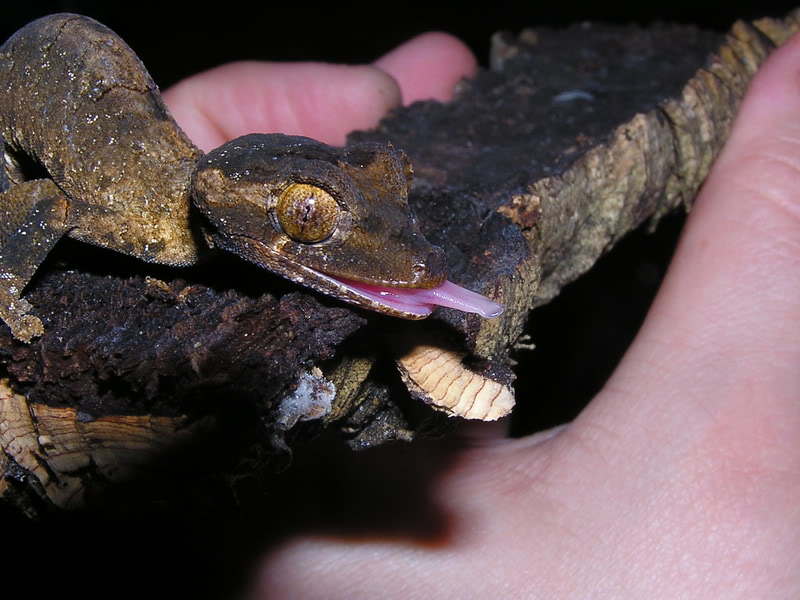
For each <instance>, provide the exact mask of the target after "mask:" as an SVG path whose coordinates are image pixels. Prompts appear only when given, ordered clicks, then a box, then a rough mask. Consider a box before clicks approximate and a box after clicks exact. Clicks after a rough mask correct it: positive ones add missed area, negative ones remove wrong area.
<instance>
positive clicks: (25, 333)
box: [0, 298, 44, 344]
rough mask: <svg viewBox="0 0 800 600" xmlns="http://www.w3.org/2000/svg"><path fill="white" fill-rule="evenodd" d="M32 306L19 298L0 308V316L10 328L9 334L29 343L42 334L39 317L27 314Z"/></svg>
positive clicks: (42, 328) (42, 327)
mask: <svg viewBox="0 0 800 600" xmlns="http://www.w3.org/2000/svg"><path fill="white" fill-rule="evenodd" d="M32 308H33V307H32V306H31V305H30V303H29V302H27V301H26V300H23V299H21V298H18V299H16V301H15V302H14V303H13V304H11V305H10V306H8V307H6V309H5V310H0V318H2V319H3V321H4V322H5V323H6V325H8V327H9V328H10V329H11V334H12V335H13V336H14V337H15V338H16V339H18V340H20V341H21V342H25V343H26V344H30V343H31V340H32V339H33V338H35V337H39V336H41V335H43V334H44V325H42V321H41V319H39V317H35V316H34V315H32V314H29V311H30V310H31V309H32Z"/></svg>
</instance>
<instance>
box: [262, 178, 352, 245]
mask: <svg viewBox="0 0 800 600" xmlns="http://www.w3.org/2000/svg"><path fill="white" fill-rule="evenodd" d="M277 214H278V222H279V223H280V224H281V227H282V228H283V230H284V231H285V232H286V235H288V236H289V237H290V238H292V239H293V240H295V241H298V242H303V243H304V244H313V243H315V242H321V241H322V240H324V239H326V238H328V237H330V235H331V234H332V233H333V231H334V230H335V229H336V223H337V221H338V218H339V203H338V202H336V200H335V199H334V197H333V196H331V195H330V194H329V193H328V192H326V191H325V190H323V189H322V188H320V187H317V186H315V185H310V184H308V183H293V184H292V185H290V186H289V187H287V188H286V189H285V190H283V191H282V192H281V194H280V196H279V197H278V209H277Z"/></svg>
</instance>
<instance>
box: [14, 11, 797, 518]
mask: <svg viewBox="0 0 800 600" xmlns="http://www.w3.org/2000/svg"><path fill="white" fill-rule="evenodd" d="M799 27H800V22H799V21H798V19H797V17H795V16H790V17H788V18H786V19H785V20H782V21H777V20H762V21H759V22H757V23H755V24H752V25H751V24H744V23H738V24H736V25H735V26H734V27H733V29H732V30H731V32H730V33H729V34H728V35H727V36H726V37H724V38H723V37H722V36H719V35H718V34H714V33H709V32H703V31H699V30H696V29H693V28H691V27H683V26H681V27H678V26H658V27H655V28H652V29H646V30H642V29H637V28H625V27H622V28H620V27H598V26H593V25H580V26H575V27H573V28H570V29H567V30H564V31H547V30H542V31H535V32H533V31H530V32H525V33H523V34H522V35H521V36H519V38H516V39H512V38H509V37H506V36H498V37H497V39H496V43H495V50H494V53H493V57H492V69H491V70H489V71H485V72H482V73H481V74H480V75H479V76H478V77H477V78H476V79H475V80H473V81H469V82H465V83H464V84H463V86H462V89H461V91H460V93H459V96H458V99H457V100H456V101H454V102H452V103H450V104H447V105H442V104H437V103H433V102H428V103H418V104H415V105H413V106H412V107H409V108H407V109H403V110H400V111H398V112H397V113H396V114H393V115H392V116H391V117H390V118H388V119H386V120H385V121H384V122H383V124H382V125H381V127H380V128H379V129H378V130H376V131H373V132H363V133H358V134H354V136H353V137H354V138H355V139H358V140H364V139H381V140H390V141H391V142H392V143H393V144H394V145H395V146H398V147H401V148H403V149H404V150H405V151H406V152H407V153H408V154H409V155H410V156H411V158H412V160H413V162H414V165H415V172H416V176H417V182H416V186H415V189H414V191H413V193H412V197H411V202H412V204H413V205H414V208H415V210H416V211H417V214H418V215H419V218H420V221H421V224H422V227H423V230H424V233H425V234H426V235H427V236H428V238H429V239H430V240H431V241H433V242H434V243H437V244H439V245H441V246H442V247H444V248H445V251H446V253H447V255H448V261H449V266H450V270H451V279H453V280H454V281H456V282H457V283H460V284H462V285H464V286H466V287H469V288H471V289H474V290H476V291H479V292H482V293H484V294H487V295H491V296H493V297H495V298H497V299H500V300H501V301H503V302H505V303H506V312H505V313H504V314H503V316H502V317H500V318H499V319H494V320H482V319H480V318H479V317H476V316H474V315H463V314H461V313H455V312H452V311H446V310H442V311H440V312H439V313H437V315H436V316H435V317H433V318H431V319H428V320H426V321H423V322H415V323H405V322H402V323H399V322H396V321H392V320H390V319H387V318H383V317H380V316H377V315H370V314H366V313H364V312H362V311H358V310H355V309H352V308H350V307H347V306H344V305H341V304H339V303H337V302H335V301H332V300H328V299H325V298H322V297H319V296H315V295H313V294H309V293H306V292H303V291H299V290H298V289H296V288H295V287H293V286H292V285H291V284H288V283H286V282H283V281H282V280H280V279H279V278H277V277H271V276H268V275H264V273H263V271H260V270H257V269H255V268H251V267H249V266H247V265H244V264H239V263H238V262H236V261H234V260H232V259H226V258H220V259H218V260H217V261H215V262H213V263H212V264H208V265H203V266H200V267H198V268H195V269H192V270H190V271H180V272H179V271H171V270H160V269H154V268H152V267H149V266H145V265H142V264H140V263H136V262H133V261H129V260H127V259H124V258H122V257H118V256H116V255H110V254H108V253H105V252H103V251H99V250H97V249H94V248H87V247H81V246H80V245H79V244H76V243H65V244H62V245H61V247H60V249H59V250H58V251H57V252H56V253H55V254H56V256H55V257H54V259H53V260H52V261H51V262H50V265H49V268H46V269H43V270H42V271H43V273H44V274H43V275H42V276H41V277H40V278H39V279H37V280H36V281H35V282H34V284H33V285H32V286H31V289H30V292H29V298H30V301H31V302H32V304H33V305H34V306H35V307H36V309H37V313H38V314H39V315H40V316H41V317H42V319H43V320H44V321H45V325H46V331H47V334H46V335H45V336H44V337H43V338H42V339H41V340H39V341H38V342H36V343H34V344H32V345H30V346H26V345H23V344H21V343H19V342H16V341H13V340H12V339H11V338H10V336H9V335H8V334H7V333H6V332H5V331H3V332H0V336H2V337H0V356H2V359H3V363H4V369H5V374H4V375H5V377H6V379H4V380H3V382H2V385H0V445H2V448H3V453H2V454H0V469H2V479H0V498H2V499H3V500H5V501H7V502H10V503H11V504H14V505H16V506H18V507H20V508H22V509H23V510H25V511H26V512H28V513H29V514H35V513H37V512H39V511H40V510H42V508H43V507H46V506H71V505H75V504H80V503H82V502H85V501H86V500H87V498H89V497H90V496H91V495H90V494H87V490H91V489H93V488H95V487H96V488H97V489H102V488H103V487H104V486H105V485H106V484H107V483H108V482H114V481H118V480H120V479H125V478H129V477H131V476H133V475H136V473H137V472H138V470H147V468H148V465H152V463H153V461H156V460H157V459H158V457H159V456H160V453H162V452H163V451H164V448H165V447H171V446H172V445H173V444H181V443H186V441H187V440H191V439H192V438H193V437H194V436H196V435H199V434H198V433H197V432H198V431H203V430H206V429H207V428H208V427H212V428H213V426H214V425H215V423H217V422H219V421H225V419H226V418H227V417H228V416H229V413H231V412H234V413H237V414H246V415H248V416H249V417H250V418H249V420H248V422H249V423H250V425H249V426H248V427H245V430H244V431H242V432H240V437H241V439H242V440H244V445H245V446H247V445H248V444H251V445H262V446H263V447H265V448H268V449H269V448H271V449H274V451H275V452H280V451H281V450H284V449H285V447H286V441H287V440H286V436H287V435H289V434H293V433H294V432H295V431H296V430H292V431H289V432H288V433H287V431H286V430H287V428H288V427H287V423H292V424H293V423H294V422H296V421H297V420H303V419H305V418H314V417H319V416H321V415H322V420H321V421H320V422H321V423H323V424H325V425H328V426H338V427H339V428H340V429H341V430H342V431H343V432H345V434H346V435H347V436H348V437H349V438H350V441H351V444H352V445H353V446H354V447H358V448H360V447H367V446H371V445H375V444H379V443H382V442H384V441H387V440H392V439H411V438H413V436H414V435H415V430H416V428H415V425H414V418H413V413H414V412H415V409H414V408H411V409H409V408H408V404H407V403H404V401H403V400H402V399H400V400H398V398H399V397H400V396H402V393H400V394H398V390H399V391H400V392H402V389H403V388H402V383H401V379H400V376H399V375H398V374H397V372H396V371H394V370H393V369H394V367H393V365H394V361H395V360H397V359H400V361H401V363H402V360H403V357H408V356H412V359H411V360H412V362H413V356H414V353H415V352H418V351H424V352H430V348H431V344H432V343H433V345H434V347H435V346H436V345H441V346H442V347H447V348H448V349H449V350H450V354H451V355H452V356H453V357H456V358H454V360H455V361H457V363H458V364H457V365H456V364H454V367H455V366H458V367H459V368H464V367H466V368H467V369H470V370H471V371H472V372H474V373H476V374H478V375H476V376H480V377H484V378H486V380H487V382H488V381H491V383H492V384H493V385H497V386H499V388H498V389H500V388H502V390H503V391H502V393H503V394H506V393H508V392H509V391H510V389H511V388H510V385H511V383H512V381H513V373H512V371H511V369H510V368H509V367H508V354H509V351H510V350H511V348H513V346H514V344H515V343H516V342H517V340H518V338H519V336H520V334H521V331H522V328H523V325H524V323H525V320H526V317H527V315H528V313H529V311H530V310H531V309H533V308H535V307H537V306H540V305H542V304H544V303H546V302H548V301H549V300H551V299H552V298H553V297H554V296H555V295H557V294H558V292H559V290H560V289H561V287H562V286H563V285H565V284H566V283H568V282H570V281H572V280H574V279H575V278H577V277H578V276H580V275H581V274H582V273H584V272H585V271H587V270H588V269H589V268H591V266H592V265H593V264H594V262H595V261H596V260H597V259H598V258H599V257H600V256H601V255H602V254H603V253H604V252H606V251H607V250H608V249H610V248H611V247H612V246H614V244H615V243H616V242H617V241H618V240H619V239H620V238H621V237H623V236H624V235H625V234H626V233H627V232H628V231H630V230H632V229H634V228H636V227H639V226H641V225H642V224H643V223H645V222H648V221H649V222H650V223H651V224H655V223H656V222H657V221H658V219H659V218H660V217H662V216H663V215H664V214H666V213H668V212H669V211H671V210H674V209H675V208H676V207H680V206H689V205H690V204H691V201H692V199H693V197H694V195H695V193H696V191H697V189H698V188H699V186H700V184H701V183H702V181H703V178H704V177H705V175H706V174H707V172H708V169H709V167H710V165H711V163H712V161H713V159H714V157H715V156H716V154H717V152H718V151H719V149H720V148H721V146H722V144H723V143H724V140H725V139H726V137H727V135H728V132H729V129H730V125H731V123H732V120H733V118H734V116H735V114H736V110H737V107H738V105H739V102H740V100H741V98H742V96H743V94H744V91H745V89H746V87H747V84H748V83H749V81H750V79H751V78H752V75H753V73H754V72H755V71H756V70H757V68H758V66H759V65H760V64H761V63H762V62H763V60H764V59H765V58H766V56H767V55H768V54H769V52H770V51H771V50H772V49H773V48H774V47H775V46H776V45H780V44H781V43H783V42H784V41H785V40H786V39H787V38H788V37H789V36H790V35H791V34H792V33H793V32H794V31H796V30H797V29H798V28H799ZM109 265H110V266H109ZM534 341H535V340H534ZM418 344H419V345H421V346H422V348H423V349H422V350H420V349H419V348H417V345H418ZM314 365H318V366H320V367H322V370H323V372H324V373H325V377H326V378H327V379H328V380H329V381H331V382H332V383H333V384H334V386H335V389H336V398H335V399H334V400H333V404H332V406H330V407H327V408H325V409H324V410H321V409H320V406H324V405H325V404H324V403H325V397H324V396H325V393H323V392H319V391H317V392H313V391H312V392H309V393H308V394H304V393H299V392H298V390H299V389H300V388H301V386H300V385H299V382H300V381H304V380H308V377H311V378H312V380H314V379H313V378H314V377H316V375H310V374H311V373H312V371H313V366H314ZM314 372H315V371H314ZM405 376H407V373H405V374H404V377H405ZM304 378H305V379H304ZM417 384H418V382H416V383H415V382H413V381H412V382H410V383H409V387H410V388H411V389H412V390H414V389H416V388H418V387H420V386H419V385H417ZM326 386H327V382H325V383H324V384H320V385H318V386H316V387H315V386H314V385H312V386H311V388H313V389H317V390H325V389H329V388H328V387H326ZM429 387H430V388H431V389H434V390H435V389H436V386H429ZM431 393H434V392H431ZM436 393H438V392H436ZM442 393H443V394H444V395H445V396H446V395H447V391H446V390H445V391H444V392H442ZM499 393H500V392H498V394H499ZM406 394H407V392H406ZM307 396H308V397H307ZM289 399H290V400H291V402H287V400H289ZM426 400H429V399H428V398H426ZM434 404H435V402H434ZM443 406H451V404H448V402H447V399H446V398H445V399H444V401H443ZM423 419H428V420H429V419H430V415H429V414H427V413H426V416H424V417H423ZM429 426H430V425H429V423H428V422H427V421H426V427H429ZM272 451H273V450H269V452H272Z"/></svg>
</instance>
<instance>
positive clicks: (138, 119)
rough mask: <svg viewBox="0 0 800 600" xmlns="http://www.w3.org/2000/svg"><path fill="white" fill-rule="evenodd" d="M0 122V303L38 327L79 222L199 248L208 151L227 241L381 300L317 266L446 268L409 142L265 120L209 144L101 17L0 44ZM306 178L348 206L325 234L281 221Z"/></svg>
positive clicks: (141, 251) (214, 223)
mask: <svg viewBox="0 0 800 600" xmlns="http://www.w3.org/2000/svg"><path fill="white" fill-rule="evenodd" d="M0 138H2V140H0V141H2V142H3V144H4V149H5V169H4V171H5V172H4V173H3V175H2V176H0V192H2V193H0V318H1V319H2V320H3V321H4V322H5V323H6V324H7V325H9V326H10V327H11V330H12V332H13V334H14V335H15V337H17V338H18V339H20V340H23V341H30V340H31V339H32V338H33V337H35V336H38V335H41V334H42V332H43V328H42V324H41V322H40V321H39V319H38V318H36V317H35V316H33V315H31V314H29V312H30V309H31V307H30V305H29V304H28V303H27V302H26V301H25V300H24V299H22V297H21V294H22V290H23V288H24V287H25V285H26V284H27V283H28V282H29V281H30V279H31V278H32V277H33V274H34V273H35V271H36V269H37V267H38V266H39V265H40V264H41V263H42V261H43V260H44V259H45V257H46V256H47V254H48V253H49V251H50V250H51V249H52V247H53V245H55V243H56V242H57V241H58V239H60V238H61V237H62V236H64V235H67V236H69V237H72V238H75V239H78V240H81V241H84V242H89V243H92V244H96V245H98V246H102V247H104V248H109V249H112V250H116V251H119V252H123V253H125V254H128V255H131V256H135V257H137V258H140V259H142V260H145V261H148V262H154V263H161V264H167V265H175V266H183V265H189V264H192V263H194V262H195V261H196V260H197V259H198V256H199V255H200V253H201V252H202V250H203V247H204V242H203V241H202V239H203V235H202V234H201V233H200V232H199V231H198V230H197V228H196V227H193V225H192V224H193V222H194V221H196V219H192V214H191V213H192V210H193V208H192V189H191V182H192V175H193V173H194V172H195V169H196V167H198V161H201V162H200V163H199V169H198V171H197V173H196V176H195V178H194V180H195V184H196V185H197V188H198V191H199V193H198V194H197V195H196V196H197V198H198V199H199V200H198V202H199V207H200V209H201V211H202V213H203V214H204V215H205V217H206V221H205V224H206V225H207V226H208V227H209V231H208V233H207V235H206V239H207V240H208V241H211V242H212V243H213V244H214V245H217V246H220V247H222V248H224V249H227V250H230V251H232V252H234V253H236V254H238V255H239V256H241V257H243V258H245V259H248V260H251V261H253V262H256V263H257V264H259V265H261V266H263V267H265V268H268V269H271V270H274V271H276V272H278V273H280V274H281V275H284V276H286V277H289V278H291V279H293V280H294V281H298V282H301V283H303V284H305V285H309V286H310V287H313V288H315V289H317V290H319V291H323V292H325V293H329V294H332V295H335V296H337V297H340V298H342V299H344V300H347V301H349V302H354V303H357V304H361V305H363V306H367V307H369V308H374V309H380V308H379V307H377V306H370V304H369V303H368V302H367V301H365V300H364V299H363V298H361V297H359V296H358V295H356V294H352V293H351V292H347V291H346V290H344V289H343V288H342V287H341V286H338V285H336V284H335V282H334V283H331V282H332V281H333V280H331V279H330V278H329V277H327V276H324V275H322V274H321V273H319V272H318V271H317V269H318V268H319V267H320V266H322V267H325V270H326V272H327V273H329V274H332V275H337V276H339V277H345V278H348V279H353V280H357V281H362V282H367V283H374V284H376V285H384V284H389V285H393V286H397V287H432V286H435V285H437V284H439V283H441V282H442V281H443V280H444V279H445V277H446V274H445V271H446V267H445V261H444V256H443V253H442V251H441V250H440V249H438V248H436V247H435V246H432V245H430V244H429V243H428V242H427V241H426V240H425V239H424V237H423V236H422V235H421V234H420V233H419V230H418V229H417V227H416V224H415V222H414V218H413V215H412V214H411V212H410V210H409V208H408V203H407V192H408V187H409V184H410V176H411V171H410V166H408V163H407V160H406V159H405V157H404V155H403V154H402V153H400V152H397V151H395V150H393V149H391V148H386V147H385V146H378V145H374V144H368V145H364V146H363V147H354V148H351V149H347V150H337V149H334V148H330V147H328V146H325V145H324V144H321V143H319V142H315V141H314V140H308V139H307V138H296V137H289V136H279V135H266V136H244V137H243V138H239V139H238V140H234V141H233V142H230V143H229V144H226V145H225V146H223V147H221V148H220V149H218V150H216V151H214V152H212V153H210V154H209V155H208V156H207V157H206V158H203V159H202V160H201V156H202V153H201V152H200V151H199V150H198V149H197V148H196V147H195V146H194V145H193V144H192V142H191V141H190V140H189V139H188V137H187V136H186V135H185V134H184V133H183V132H182V131H181V130H180V128H179V127H178V126H177V124H176V123H175V121H174V120H173V119H172V117H171V116H170V114H169V112H168V111H167V109H166V106H165V105H164V103H163V101H162V99H161V96H160V94H159V92H158V89H157V88H156V86H155V84H154V83H153V81H152V79H151V78H150V76H149V74H148V73H147V71H146V70H145V68H144V66H143V65H142V64H141V62H140V61H139V59H138V58H137V57H136V55H135V54H134V53H133V51H132V50H131V49H130V48H129V47H128V46H127V45H126V44H125V43H124V42H123V41H122V40H121V39H120V38H119V37H118V36H116V35H115V34H114V33H113V32H112V31H110V30H109V29H108V28H106V27H104V26H103V25H100V24H99V23H97V22H95V21H93V20H91V19H89V18H86V17H81V16H78V15H69V14H60V15H51V16H48V17H44V18H42V19H39V20H37V21H34V22H32V23H30V24H29V25H27V26H25V27H24V28H22V29H21V30H19V31H18V32H17V33H15V34H14V35H13V36H12V37H11V38H10V39H9V40H8V41H7V42H6V43H5V44H4V45H3V46H2V48H0ZM265 165H271V167H269V168H267V167H266V166H265ZM43 171H44V173H43ZM292 182H302V183H307V184H312V185H314V186H317V187H318V188H320V189H322V190H324V191H325V192H326V193H328V194H330V195H331V196H332V197H333V198H334V200H335V203H336V205H337V206H338V210H337V215H338V216H337V217H336V220H335V223H333V224H332V229H333V231H332V232H331V233H330V235H328V237H327V238H326V239H324V240H319V241H315V242H313V243H306V244H302V243H301V244H299V245H298V244H297V243H296V242H293V241H292V240H291V239H288V238H287V235H286V234H285V233H284V230H283V229H282V228H281V227H282V223H281V221H280V219H278V218H276V217H275V210H276V204H277V202H276V198H277V197H278V196H279V195H280V193H281V190H282V189H284V188H285V187H286V186H287V185H291V183H292ZM220 194H221V195H222V196H219V195H220ZM292 214H294V215H295V218H301V219H302V218H303V214H302V211H301V213H299V216H298V213H297V211H295V213H292ZM305 261H308V263H306V262H305ZM376 265H377V266H378V267H379V268H376ZM376 274H377V275H378V276H377V278H376ZM384 312H385V311H384ZM395 316H409V315H403V314H395ZM414 318H418V317H414Z"/></svg>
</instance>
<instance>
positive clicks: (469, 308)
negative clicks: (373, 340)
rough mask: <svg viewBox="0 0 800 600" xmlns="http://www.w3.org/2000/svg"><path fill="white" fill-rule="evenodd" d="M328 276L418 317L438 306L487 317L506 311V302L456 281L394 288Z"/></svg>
mask: <svg viewBox="0 0 800 600" xmlns="http://www.w3.org/2000/svg"><path fill="white" fill-rule="evenodd" d="M327 277H330V278H331V279H333V280H334V281H337V282H338V283H339V284H340V285H342V286H344V287H345V288H347V289H349V290H350V291H352V292H354V293H356V294H358V295H360V296H363V297H366V298H367V299H368V300H370V301H372V302H374V303H376V304H379V305H381V306H385V307H388V308H390V309H393V310H396V311H400V312H403V313H407V314H410V315H415V316H416V317H417V318H424V317H427V316H428V315H429V314H431V312H433V307H434V306H445V307H447V308H454V309H456V310H460V311H462V312H469V313H476V314H479V315H480V316H482V317H484V318H487V319H491V318H492V317H497V316H499V315H500V314H502V312H503V305H502V304H498V303H497V302H495V301H493V300H490V299H489V298H487V297H486V296H481V295H480V294H478V293H476V292H473V291H470V290H468V289H466V288H463V287H461V286H459V285H456V284H455V283H453V282H452V281H445V282H444V283H442V284H441V285H439V286H436V287H433V288H391V287H382V286H377V285H371V284H367V283H361V282H358V281H349V280H346V279H340V278H338V277H332V276H331V275H327Z"/></svg>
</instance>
